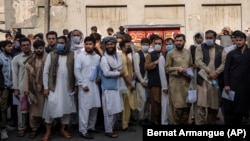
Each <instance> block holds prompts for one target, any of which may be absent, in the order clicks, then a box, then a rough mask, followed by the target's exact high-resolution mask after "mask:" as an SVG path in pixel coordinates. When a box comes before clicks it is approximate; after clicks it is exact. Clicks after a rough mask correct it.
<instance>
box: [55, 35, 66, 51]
mask: <svg viewBox="0 0 250 141" xmlns="http://www.w3.org/2000/svg"><path fill="white" fill-rule="evenodd" d="M66 45H67V38H66V37H65V36H60V37H58V38H57V44H56V50H57V51H58V52H63V51H64V50H65V47H66Z"/></svg>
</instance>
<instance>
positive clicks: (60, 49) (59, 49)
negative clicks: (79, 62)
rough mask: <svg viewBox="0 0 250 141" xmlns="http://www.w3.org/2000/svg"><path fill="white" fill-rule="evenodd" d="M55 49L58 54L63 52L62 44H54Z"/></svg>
mask: <svg viewBox="0 0 250 141" xmlns="http://www.w3.org/2000/svg"><path fill="white" fill-rule="evenodd" d="M56 49H57V50H58V51H59V52H63V51H64V44H58V43H57V44H56Z"/></svg>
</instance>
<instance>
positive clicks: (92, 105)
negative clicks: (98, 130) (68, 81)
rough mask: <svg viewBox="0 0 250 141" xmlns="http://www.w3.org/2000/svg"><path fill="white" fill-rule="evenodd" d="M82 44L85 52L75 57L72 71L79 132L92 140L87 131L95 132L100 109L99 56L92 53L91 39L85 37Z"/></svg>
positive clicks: (92, 43)
mask: <svg viewBox="0 0 250 141" xmlns="http://www.w3.org/2000/svg"><path fill="white" fill-rule="evenodd" d="M84 43H85V51H84V52H82V53H81V54H79V55H78V56H77V57H76V60H75V70H74V72H75V76H76V80H77V84H78V87H79V94H78V100H79V102H78V103H79V132H80V134H81V136H82V137H83V138H85V139H93V138H94V137H93V136H92V135H90V134H89V133H88V130H92V131H94V130H95V124H96V120H97V111H98V108H99V107H101V101H100V92H99V88H98V85H97V83H96V82H97V79H98V78H97V72H98V68H99V64H100V56H99V55H98V54H96V53H95V52H94V47H95V39H94V38H93V37H91V36H88V37H86V38H85V39H84Z"/></svg>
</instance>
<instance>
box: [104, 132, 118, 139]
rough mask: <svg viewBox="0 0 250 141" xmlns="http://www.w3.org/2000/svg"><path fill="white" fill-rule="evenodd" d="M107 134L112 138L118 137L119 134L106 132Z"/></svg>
mask: <svg viewBox="0 0 250 141" xmlns="http://www.w3.org/2000/svg"><path fill="white" fill-rule="evenodd" d="M105 136H107V137H110V138H117V137H118V135H117V134H116V133H105Z"/></svg>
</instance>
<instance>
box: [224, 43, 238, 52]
mask: <svg viewBox="0 0 250 141" xmlns="http://www.w3.org/2000/svg"><path fill="white" fill-rule="evenodd" d="M235 48H236V46H235V45H232V46H229V47H225V48H224V50H225V51H226V53H229V52H230V51H232V50H234V49H235Z"/></svg>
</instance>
